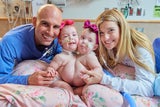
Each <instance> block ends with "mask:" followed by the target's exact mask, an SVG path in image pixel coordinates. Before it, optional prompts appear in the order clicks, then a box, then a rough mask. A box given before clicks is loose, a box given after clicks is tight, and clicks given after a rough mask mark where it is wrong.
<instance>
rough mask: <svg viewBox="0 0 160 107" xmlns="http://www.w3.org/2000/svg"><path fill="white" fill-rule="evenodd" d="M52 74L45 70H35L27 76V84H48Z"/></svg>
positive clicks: (50, 81)
mask: <svg viewBox="0 0 160 107" xmlns="http://www.w3.org/2000/svg"><path fill="white" fill-rule="evenodd" d="M53 79H54V76H53V75H51V74H50V73H49V72H47V71H41V70H37V71H36V72H34V73H33V74H32V75H30V76H29V78H28V85H38V86H49V85H50V84H52V82H53Z"/></svg>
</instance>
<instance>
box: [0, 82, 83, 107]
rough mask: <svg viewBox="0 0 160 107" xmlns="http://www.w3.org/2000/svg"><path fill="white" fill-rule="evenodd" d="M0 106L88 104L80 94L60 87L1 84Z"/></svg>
mask: <svg viewBox="0 0 160 107" xmlns="http://www.w3.org/2000/svg"><path fill="white" fill-rule="evenodd" d="M0 107H86V105H85V104H84V102H82V100H81V99H80V97H79V96H77V95H73V94H72V93H70V92H68V91H66V90H64V89H60V88H49V87H44V86H25V85H16V84H1V85H0Z"/></svg>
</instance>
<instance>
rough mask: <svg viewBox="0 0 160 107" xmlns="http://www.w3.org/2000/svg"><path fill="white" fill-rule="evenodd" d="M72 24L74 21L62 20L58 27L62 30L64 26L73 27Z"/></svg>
mask: <svg viewBox="0 0 160 107" xmlns="http://www.w3.org/2000/svg"><path fill="white" fill-rule="evenodd" d="M73 24H74V21H73V20H70V19H68V20H64V21H63V22H62V23H61V26H60V29H62V28H63V27H64V26H66V25H73Z"/></svg>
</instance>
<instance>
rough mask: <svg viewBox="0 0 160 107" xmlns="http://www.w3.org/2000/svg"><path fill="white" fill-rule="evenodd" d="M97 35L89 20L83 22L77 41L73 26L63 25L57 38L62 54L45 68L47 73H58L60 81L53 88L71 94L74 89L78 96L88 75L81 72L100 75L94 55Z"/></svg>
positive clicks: (100, 71)
mask: <svg viewBox="0 0 160 107" xmlns="http://www.w3.org/2000/svg"><path fill="white" fill-rule="evenodd" d="M97 35H98V29H97V27H96V25H94V24H90V21H89V20H86V21H85V23H84V30H83V32H82V34H81V36H80V38H79V40H78V35H77V33H76V30H75V28H74V27H73V25H68V24H67V23H66V24H64V26H63V27H62V29H61V32H60V36H59V40H60V44H61V45H62V47H63V52H62V53H60V54H58V55H57V56H55V58H54V59H53V60H52V61H51V63H50V64H49V67H48V68H47V70H48V71H49V72H56V71H57V72H58V77H59V78H60V79H58V80H57V81H56V82H54V83H53V86H58V87H62V88H66V89H68V90H70V91H72V92H73V89H74V93H75V94H79V95H80V94H81V90H82V88H83V86H84V85H85V84H86V82H85V80H86V79H87V78H88V75H83V71H85V70H91V71H93V72H99V73H102V67H101V65H100V63H99V61H98V59H97V57H96V55H95V53H94V50H96V49H97V47H98V36H97ZM78 41H79V42H78ZM76 51H77V52H76ZM67 83H68V84H69V85H70V86H71V87H72V88H71V87H69V86H68V85H67ZM73 87H74V88H73Z"/></svg>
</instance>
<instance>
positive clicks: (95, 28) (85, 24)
mask: <svg viewBox="0 0 160 107" xmlns="http://www.w3.org/2000/svg"><path fill="white" fill-rule="evenodd" d="M83 27H84V28H90V29H91V30H92V31H93V32H95V33H98V28H97V26H96V24H91V23H90V21H89V20H86V21H85V22H84V26H83Z"/></svg>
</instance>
